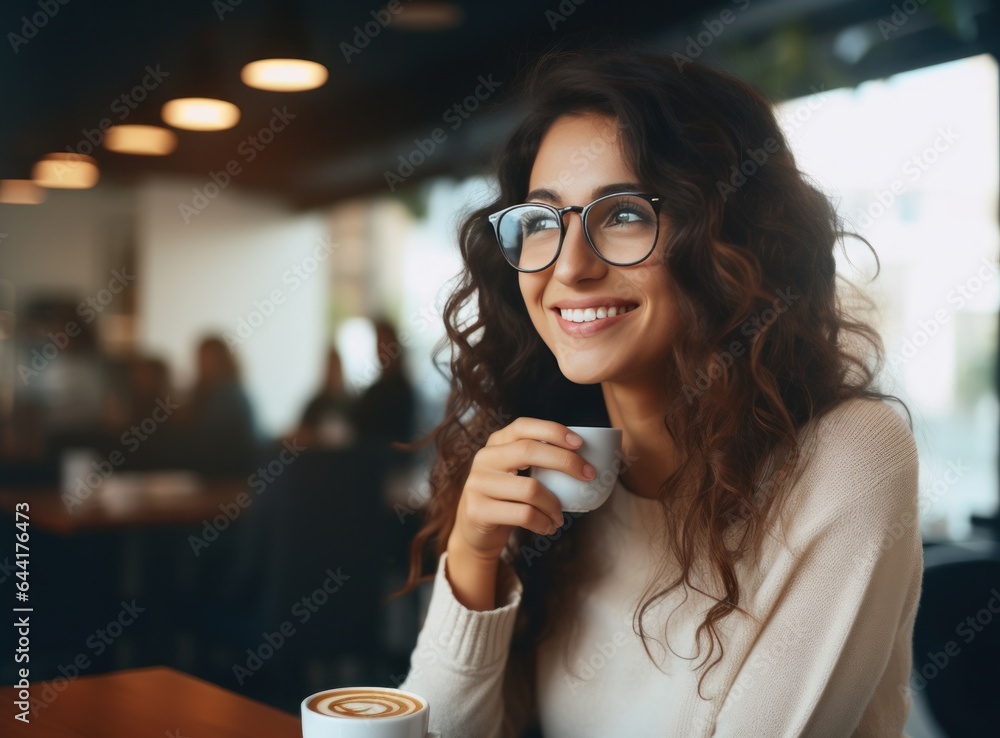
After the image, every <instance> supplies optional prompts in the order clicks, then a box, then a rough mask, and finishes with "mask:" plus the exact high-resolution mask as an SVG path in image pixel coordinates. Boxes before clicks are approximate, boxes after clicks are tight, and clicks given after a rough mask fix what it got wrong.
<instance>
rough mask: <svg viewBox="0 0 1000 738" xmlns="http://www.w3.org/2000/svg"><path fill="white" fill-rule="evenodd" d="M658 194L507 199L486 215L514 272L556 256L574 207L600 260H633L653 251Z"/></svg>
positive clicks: (626, 263)
mask: <svg viewBox="0 0 1000 738" xmlns="http://www.w3.org/2000/svg"><path fill="white" fill-rule="evenodd" d="M661 201H662V198H660V197H657V196H656V195H645V194H641V193H638V192H617V193H615V194H613V195H605V196H604V197H599V198H597V199H596V200H594V201H593V202H592V203H590V204H589V205H584V206H582V207H581V206H580V205H568V206H566V207H564V208H556V207H552V206H551V205H542V204H541V203H534V202H529V203H524V204H522V205H513V206H511V207H509V208H505V209H504V210H501V211H500V212H497V213H493V214H492V215H490V216H489V221H490V223H492V224H493V231H494V233H496V237H497V242H498V243H499V244H500V250H501V251H503V255H504V257H505V258H506V259H507V262H508V263H509V264H510V265H511V266H512V267H514V268H515V269H517V270H518V271H519V272H540V271H542V270H543V269H548V268H549V267H550V266H552V264H554V263H555V261H556V259H557V258H559V252H560V250H562V243H563V239H564V238H565V236H566V224H565V222H564V220H563V217H564V216H565V215H566V213H579V214H580V220H581V222H582V223H583V232H584V234H585V235H586V236H587V243H589V244H590V247H591V248H592V249H593V250H594V253H595V254H597V256H598V257H600V258H601V259H602V260H603V261H606V262H607V263H608V264H612V265H614V266H633V265H635V264H638V263H639V262H641V261H644V260H645V259H647V258H648V257H649V255H650V254H651V253H653V248H654V247H655V246H656V239H657V237H658V236H659V234H660V203H661Z"/></svg>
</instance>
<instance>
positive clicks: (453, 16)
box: [389, 0, 465, 31]
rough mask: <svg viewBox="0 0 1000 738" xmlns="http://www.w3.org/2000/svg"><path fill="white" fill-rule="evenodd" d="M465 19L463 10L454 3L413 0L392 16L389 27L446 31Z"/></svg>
mask: <svg viewBox="0 0 1000 738" xmlns="http://www.w3.org/2000/svg"><path fill="white" fill-rule="evenodd" d="M463 20H465V11H464V10H462V9H461V8H460V7H459V6H458V5H456V4H455V3H446V2H433V1H432V0H425V1H423V2H422V1H421V0H414V1H413V2H411V3H407V4H406V5H404V6H403V8H402V10H401V11H400V13H399V15H396V16H393V18H392V22H391V23H390V24H389V26H390V27H391V28H396V29H398V30H401V31H447V30H448V29H449V28H454V27H455V26H457V25H459V24H460V23H461V22H462V21H463Z"/></svg>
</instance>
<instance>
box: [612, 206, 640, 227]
mask: <svg viewBox="0 0 1000 738" xmlns="http://www.w3.org/2000/svg"><path fill="white" fill-rule="evenodd" d="M647 221H648V218H647V217H646V215H645V213H640V212H637V211H635V210H631V209H622V210H617V211H615V212H613V213H611V216H610V217H609V218H608V223H607V225H608V226H620V225H629V224H630V223H645V222H647Z"/></svg>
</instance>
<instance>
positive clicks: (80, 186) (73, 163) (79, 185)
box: [31, 152, 100, 190]
mask: <svg viewBox="0 0 1000 738" xmlns="http://www.w3.org/2000/svg"><path fill="white" fill-rule="evenodd" d="M31 178H32V179H33V180H34V181H35V184H36V185H38V186H39V187H49V188H52V189H67V190H85V189H87V188H88V187H93V186H94V185H95V184H97V180H98V179H100V172H99V171H98V169H97V161H95V160H94V159H93V157H90V156H84V155H83V154H71V153H69V152H55V153H52V154H46V155H45V156H43V157H42V158H41V159H39V160H38V161H37V162H35V166H34V167H32V169H31Z"/></svg>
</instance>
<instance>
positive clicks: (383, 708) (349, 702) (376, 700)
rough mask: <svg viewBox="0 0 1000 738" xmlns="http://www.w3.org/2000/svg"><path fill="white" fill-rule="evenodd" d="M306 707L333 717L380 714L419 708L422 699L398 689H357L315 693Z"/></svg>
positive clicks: (406, 711) (372, 716)
mask: <svg viewBox="0 0 1000 738" xmlns="http://www.w3.org/2000/svg"><path fill="white" fill-rule="evenodd" d="M307 707H309V709H310V710H313V711H315V712H318V713H320V714H321V715H332V716H333V717H356V718H383V717H401V716H403V715H412V714H413V713H415V712H419V711H420V710H421V709H423V707H424V703H423V702H421V701H420V700H418V699H416V698H413V697H410V696H409V695H406V694H400V693H399V692H393V691H389V690H384V691H383V690H377V689H358V690H351V691H348V690H343V691H339V692H335V693H333V694H331V693H329V692H327V693H324V694H320V695H317V696H316V697H314V698H313V699H311V700H309V703H308V705H307Z"/></svg>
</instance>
